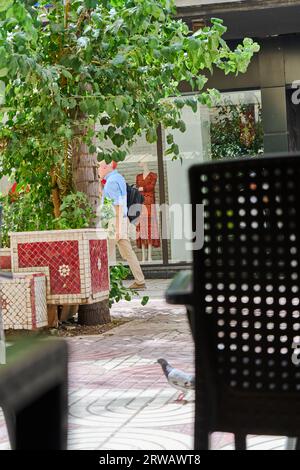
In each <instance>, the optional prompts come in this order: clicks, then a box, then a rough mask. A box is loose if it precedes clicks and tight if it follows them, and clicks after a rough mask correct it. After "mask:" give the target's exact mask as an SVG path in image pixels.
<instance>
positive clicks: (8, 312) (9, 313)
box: [0, 273, 48, 330]
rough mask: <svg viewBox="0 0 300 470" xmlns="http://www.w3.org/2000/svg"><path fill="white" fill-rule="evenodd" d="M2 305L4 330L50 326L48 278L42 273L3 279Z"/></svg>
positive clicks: (0, 283) (0, 293)
mask: <svg viewBox="0 0 300 470" xmlns="http://www.w3.org/2000/svg"><path fill="white" fill-rule="evenodd" d="M0 304H1V312H2V317H3V323H4V328H5V329H6V330H8V329H14V330H35V329H36V328H41V327H43V326H47V325H48V317H47V304H46V276H45V275H44V274H42V273H22V274H20V273H18V274H13V277H12V279H6V278H1V281H0Z"/></svg>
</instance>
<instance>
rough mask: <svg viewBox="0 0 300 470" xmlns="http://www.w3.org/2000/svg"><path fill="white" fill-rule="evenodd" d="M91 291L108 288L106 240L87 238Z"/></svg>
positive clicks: (94, 292) (96, 291)
mask: <svg viewBox="0 0 300 470" xmlns="http://www.w3.org/2000/svg"><path fill="white" fill-rule="evenodd" d="M89 246H90V263H91V284H92V293H93V294H97V293H98V292H104V291H107V290H108V289H109V278H108V258H107V242H106V240H89Z"/></svg>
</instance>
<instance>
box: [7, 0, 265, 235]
mask: <svg viewBox="0 0 300 470" xmlns="http://www.w3.org/2000/svg"><path fill="white" fill-rule="evenodd" d="M51 3H52V6H51V5H49V1H46V0H42V1H40V2H39V5H38V6H34V2H32V1H27V2H25V3H24V2H23V1H21V0H1V4H0V81H2V82H3V84H4V87H5V104H4V105H2V107H1V108H0V170H1V173H2V174H9V175H11V174H12V175H13V176H14V178H15V179H16V180H17V181H18V182H19V183H20V184H22V185H23V184H30V188H31V194H32V195H33V197H34V195H38V197H40V198H42V199H44V200H47V201H51V202H52V204H53V212H54V215H53V218H54V217H55V218H56V219H57V218H59V216H60V206H61V203H62V202H63V199H64V197H65V196H67V195H69V194H71V193H73V192H77V191H80V192H83V193H85V194H86V195H87V196H88V199H89V202H90V204H91V206H92V208H93V210H94V211H96V210H97V208H98V205H99V188H98V177H97V161H99V160H102V159H105V160H106V161H107V162H110V161H111V160H114V161H116V162H118V161H123V160H124V159H125V157H126V153H127V149H128V148H129V147H130V146H131V145H132V144H133V143H134V142H135V140H136V138H137V137H138V136H140V135H142V134H144V135H145V136H146V139H147V141H148V142H150V143H152V142H154V141H155V140H156V138H157V127H158V125H159V124H161V125H163V126H164V127H165V128H167V129H168V135H167V143H168V148H167V150H166V154H170V155H173V157H174V158H177V157H178V155H179V152H180V149H179V148H178V145H177V144H176V142H175V141H174V138H173V135H172V130H174V129H180V130H181V131H182V132H184V131H185V124H184V122H183V121H182V119H181V110H182V108H183V107H184V106H185V105H187V106H190V107H191V108H192V109H193V110H194V111H196V109H197V105H198V103H201V104H207V105H209V104H210V103H211V102H212V101H213V100H214V98H215V96H216V95H217V92H216V90H209V89H206V88H205V87H206V83H207V74H208V73H213V69H214V68H218V69H221V70H223V71H224V73H225V74H229V73H234V74H236V73H239V72H242V73H244V72H246V70H247V67H248V65H249V62H250V60H251V58H252V56H253V54H254V53H255V52H257V51H258V50H259V46H258V45H257V44H256V43H254V42H253V41H252V40H251V39H248V38H246V39H244V40H243V42H242V44H240V45H238V46H237V47H236V48H235V49H234V50H231V49H230V48H229V46H228V45H227V43H226V42H225V40H224V39H223V37H222V36H223V35H224V33H225V31H226V27H225V26H224V25H223V22H222V21H221V20H219V19H212V20H211V27H205V28H203V29H201V30H199V31H197V32H196V33H194V34H191V32H190V31H189V28H188V26H187V25H186V24H185V23H184V22H183V21H181V20H179V19H177V18H176V10H175V6H174V1H173V0H161V1H160V2H158V1H157V0H65V1H64V0H57V1H52V2H51ZM182 81H186V82H188V83H189V84H190V86H191V89H192V90H193V91H195V92H198V93H195V95H194V96H192V97H191V96H190V97H184V96H181V94H180V91H179V84H180V83H181V82H182ZM170 97H174V98H175V99H172V100H171V99H170ZM47 226H49V224H48V225H47Z"/></svg>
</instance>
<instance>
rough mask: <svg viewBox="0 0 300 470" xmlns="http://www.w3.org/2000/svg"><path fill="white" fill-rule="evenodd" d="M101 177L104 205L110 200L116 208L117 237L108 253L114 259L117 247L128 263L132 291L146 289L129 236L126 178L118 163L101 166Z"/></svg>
mask: <svg viewBox="0 0 300 470" xmlns="http://www.w3.org/2000/svg"><path fill="white" fill-rule="evenodd" d="M99 176H100V180H101V183H102V187H103V191H102V203H103V201H104V198H106V197H107V198H109V199H111V200H112V203H113V205H114V208H115V236H114V238H109V239H108V251H109V256H110V258H112V257H113V254H114V251H115V246H116V245H117V246H118V248H119V251H120V255H121V256H122V258H123V259H124V260H126V261H127V263H128V266H129V267H130V269H131V271H132V274H133V277H134V283H133V284H132V285H131V286H130V289H134V290H143V289H145V287H146V285H145V277H144V274H143V272H142V269H141V266H140V263H139V261H138V259H137V256H136V254H135V252H134V251H133V249H132V246H131V243H130V240H129V236H128V218H127V190H126V182H125V179H124V177H123V176H122V175H121V174H120V173H119V172H118V170H117V163H116V162H111V163H105V161H101V162H100V164H99Z"/></svg>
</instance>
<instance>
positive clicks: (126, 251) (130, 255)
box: [108, 219, 145, 284]
mask: <svg viewBox="0 0 300 470" xmlns="http://www.w3.org/2000/svg"><path fill="white" fill-rule="evenodd" d="M128 231H129V227H128V222H127V219H125V220H124V221H123V228H122V230H121V233H122V238H120V239H119V240H118V241H117V240H116V239H115V238H108V256H109V260H110V261H111V262H113V263H115V262H116V245H117V246H118V249H119V252H120V255H121V256H122V258H123V260H125V261H127V263H128V266H129V267H130V269H131V272H132V274H133V277H134V280H135V282H136V283H137V284H144V283H145V277H144V274H143V271H142V269H141V266H140V263H139V260H138V259H137V256H136V254H135V252H134V251H133V248H132V245H131V243H130V239H129V235H128ZM123 236H124V238H123Z"/></svg>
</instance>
